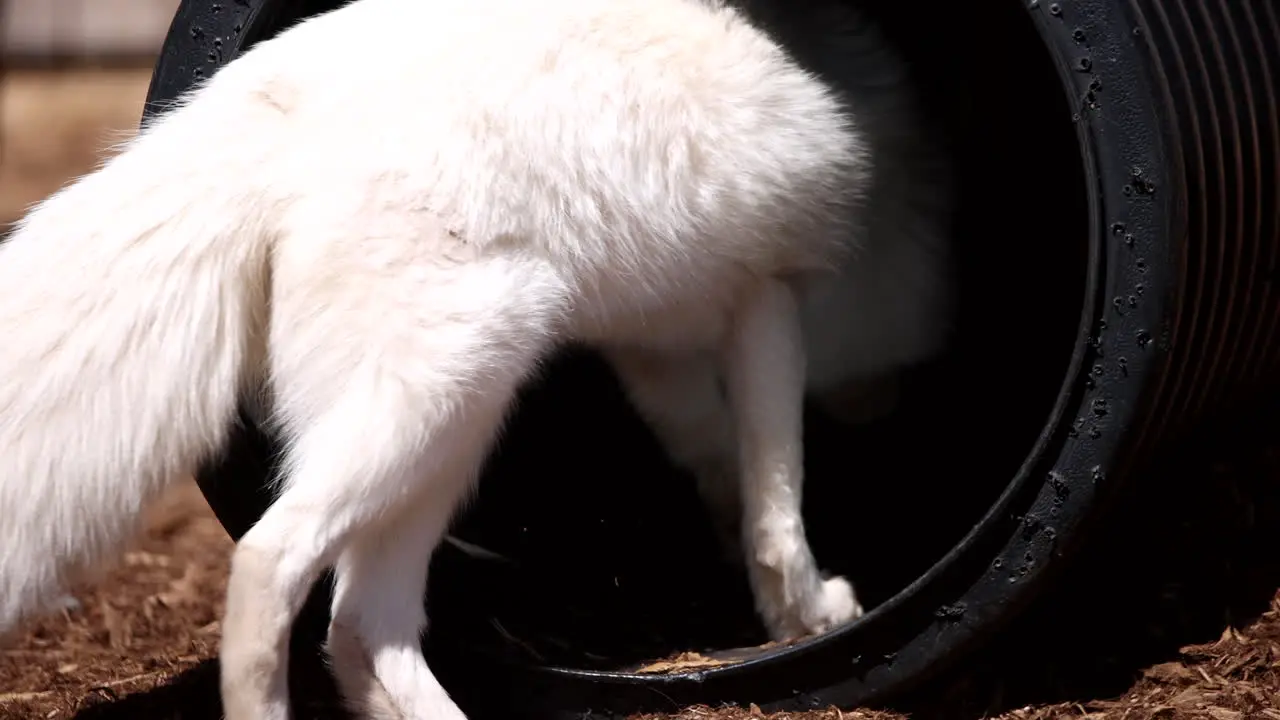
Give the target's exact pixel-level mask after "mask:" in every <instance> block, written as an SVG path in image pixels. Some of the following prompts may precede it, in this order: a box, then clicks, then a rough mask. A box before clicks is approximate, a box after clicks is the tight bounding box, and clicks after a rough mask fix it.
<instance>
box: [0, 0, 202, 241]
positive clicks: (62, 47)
mask: <svg viewBox="0 0 1280 720" xmlns="http://www.w3.org/2000/svg"><path fill="white" fill-rule="evenodd" d="M178 2H179V0H0V235H3V234H4V232H5V231H6V230H7V229H8V227H9V226H10V225H11V224H12V223H13V222H14V221H15V220H17V219H18V218H19V217H21V216H22V214H23V211H24V209H25V208H27V207H28V206H29V205H30V204H31V203H34V202H36V201H39V200H40V199H42V198H44V197H45V196H46V195H48V194H50V193H52V192H53V191H55V190H57V189H58V188H59V187H61V186H62V185H64V184H66V183H67V182H68V181H70V180H72V179H74V178H75V177H77V176H79V175H81V174H83V173H85V172H88V171H90V170H92V169H93V168H94V166H95V164H96V163H97V162H98V159H99V158H100V157H101V153H102V151H103V149H104V148H106V147H107V146H108V145H110V144H112V143H115V142H119V141H120V140H123V139H125V138H127V137H129V135H130V134H132V133H133V131H134V130H135V129H136V126H137V123H138V120H139V118H140V117H141V115H142V103H143V100H144V99H145V97H146V93H147V84H148V82H149V81H150V76H151V68H152V65H153V63H154V62H155V56H156V53H158V52H159V50H160V45H161V43H162V42H163V40H164V35H165V32H166V31H167V30H168V28H169V21H170V20H171V19H172V17H173V14H174V12H175V10H176V9H177V6H178Z"/></svg>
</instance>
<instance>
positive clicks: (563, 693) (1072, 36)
mask: <svg viewBox="0 0 1280 720" xmlns="http://www.w3.org/2000/svg"><path fill="white" fill-rule="evenodd" d="M335 4H337V3H336V2H335V0H219V1H217V2H212V3H211V2H208V0H186V1H185V2H184V3H183V4H182V6H181V9H180V10H179V12H178V14H177V17H176V19H175V21H174V24H173V27H172V29H171V31H170V33H169V37H168V40H167V42H166V44H165V47H164V51H163V54H162V57H161V58H160V61H159V63H158V65H157V68H156V73H155V77H154V80H153V83H152V87H151V93H150V99H149V105H148V106H149V108H151V109H152V111H154V109H155V108H157V107H159V105H158V104H157V103H162V102H163V101H166V100H170V99H173V98H174V97H175V96H177V95H178V94H179V93H181V92H182V91H184V90H186V89H188V88H189V87H190V86H191V85H192V83H193V82H195V81H197V80H199V79H200V78H201V77H205V76H208V75H210V74H212V73H213V72H214V71H216V70H217V68H218V67H219V66H220V65H221V64H223V63H224V62H226V61H228V60H230V59H231V58H233V57H235V56H236V54H237V53H239V52H240V51H242V50H243V49H244V48H245V47H247V46H248V45H250V44H252V43H253V42H254V41H256V40H259V39H262V38H265V37H269V36H271V35H273V34H274V33H276V32H277V31H279V30H280V29H282V28H284V27H286V26H287V25H289V24H290V23H292V22H294V21H296V20H297V19H298V18H301V17H305V16H307V15H311V14H315V13H317V12H321V11H324V10H327V9H330V8H332V7H333V6H334V5H335ZM860 4H861V5H863V6H865V7H867V8H868V11H869V13H870V14H872V15H873V16H875V17H876V18H877V19H878V20H880V22H881V23H882V24H883V25H884V27H885V28H887V30H888V32H889V35H890V36H891V37H892V38H893V39H894V40H895V41H896V42H898V43H899V44H900V45H901V47H902V50H903V53H904V54H906V55H907V56H908V57H909V59H910V60H911V62H912V69H913V72H915V74H916V76H917V78H918V80H919V81H920V84H921V87H923V88H924V89H925V91H926V92H925V95H926V103H927V106H928V110H929V112H930V115H931V116H932V117H936V118H938V120H939V124H940V125H942V126H944V130H945V131H946V133H947V135H948V137H949V139H950V143H951V146H952V147H953V149H954V151H955V155H956V159H957V170H956V173H957V175H958V177H957V181H958V182H957V185H958V187H959V188H960V197H959V203H958V210H957V212H956V215H955V219H954V222H955V236H956V238H957V243H958V245H959V253H960V258H961V265H962V267H961V283H960V284H961V298H960V300H961V302H960V317H959V325H958V332H957V335H956V341H955V342H954V344H953V346H952V348H951V350H950V351H949V352H948V354H947V355H946V356H945V357H943V358H941V359H939V360H938V361H937V362H935V363H933V364H931V365H930V366H927V367H922V368H920V369H919V370H918V372H916V373H914V374H913V375H912V376H911V377H910V378H908V382H907V384H906V385H905V387H904V392H903V396H902V399H901V402H900V404H899V407H898V410H897V412H896V413H895V414H894V415H893V416H892V417H890V418H888V419H886V420H885V421H883V422H880V423H878V424H876V425H873V426H870V427H867V428H864V429H861V430H858V431H856V432H850V431H841V430H838V429H836V428H834V427H832V426H829V425H827V424H825V423H824V421H823V420H822V418H821V417H817V416H815V417H813V418H811V419H808V420H807V430H806V432H807V439H806V440H807V445H808V451H807V458H806V465H807V475H808V482H807V485H806V515H807V520H808V523H809V525H810V527H811V530H810V538H811V540H812V542H813V545H814V548H815V552H816V554H817V555H818V559H819V561H820V563H821V564H822V565H824V566H825V567H827V568H829V569H831V570H833V571H835V572H840V573H843V574H846V575H848V576H849V577H851V578H853V579H854V580H855V582H857V584H858V588H859V592H860V595H861V597H862V599H863V600H864V602H865V603H866V604H868V605H869V606H870V607H871V609H872V611H871V612H870V613H869V614H868V615H867V616H866V617H864V618H863V619H862V621H860V622H858V623H855V624H853V625H851V626H849V627H847V628H845V629H843V630H840V631H838V632H836V633H833V634H830V635H827V636H824V637H821V638H817V639H814V640H810V641H807V642H803V643H800V644H797V645H794V646H790V647H785V648H764V649H752V650H737V651H729V652H725V653H720V654H717V653H715V652H713V649H715V648H732V647H739V648H741V647H751V646H753V645H755V644H757V643H759V642H760V641H762V640H763V638H762V637H761V634H762V633H761V631H760V629H759V628H758V625H757V623H756V620H755V618H754V616H753V614H752V612H751V607H750V600H749V595H748V592H747V589H746V586H745V584H744V583H743V581H742V580H741V578H739V577H738V576H737V575H736V574H735V573H734V572H733V571H732V570H729V569H726V568H724V567H723V566H722V565H720V564H719V562H718V561H717V559H716V552H715V550H714V546H715V543H714V541H713V539H712V535H711V534H710V531H709V530H708V529H707V526H708V523H707V522H706V519H705V517H703V516H702V515H701V514H700V513H701V510H700V506H699V504H698V502H697V500H696V499H695V495H694V493H693V490H692V488H691V484H690V483H689V482H687V480H686V479H685V478H683V477H681V476H679V475H678V474H677V473H676V472H675V471H674V470H673V469H672V468H671V467H670V466H669V465H668V464H667V463H666V461H665V460H663V459H662V456H661V454H660V453H659V451H658V449H657V445H656V443H655V442H654V441H653V439H652V438H651V437H650V436H649V435H648V433H647V431H646V430H645V429H644V427H643V426H642V425H641V424H640V423H639V422H638V421H637V420H636V419H635V417H634V416H633V415H632V413H631V411H630V410H629V409H628V408H627V405H626V404H625V403H624V402H623V400H622V396H621V394H620V392H619V391H618V389H617V387H616V386H615V385H614V383H613V380H612V378H611V376H610V374H609V373H608V371H606V370H605V369H604V367H603V365H602V364H601V363H600V362H599V361H598V360H596V359H595V358H593V357H592V356H590V355H587V354H580V355H575V356H566V357H564V358H562V359H560V360H559V361H557V362H556V363H555V364H554V366H553V369H552V371H551V372H550V373H549V374H548V375H547V376H546V378H545V380H544V381H542V382H540V383H539V384H538V385H537V386H536V387H532V388H529V389H528V391H527V392H526V393H525V394H524V395H523V396H522V399H521V407H520V410H519V412H518V413H517V415H516V417H515V419H514V422H513V424H512V426H511V428H510V431H509V432H508V433H507V435H506V436H505V438H504V440H503V442H502V445H501V447H500V448H498V450H497V452H496V453H495V455H494V456H493V458H492V459H491V462H490V464H489V466H488V468H487V471H486V474H485V478H484V481H483V483H482V488H481V491H480V497H479V499H478V501H477V503H476V504H475V505H474V506H473V507H472V508H471V509H470V510H469V512H468V513H467V514H466V515H465V516H464V517H463V518H462V519H461V521H460V523H459V524H458V526H457V528H456V533H455V534H456V536H457V537H458V538H459V539H461V540H464V541H466V542H470V543H473V544H475V545H478V546H480V547H483V548H485V549H487V550H490V551H492V552H493V553H495V554H496V555H497V556H499V557H498V559H495V558H493V557H489V558H487V559H486V558H478V557H476V556H474V555H471V554H467V553H464V552H460V551H459V550H458V546H456V545H450V546H446V547H445V548H444V549H443V550H442V551H441V552H440V553H437V557H436V559H435V560H434V561H433V562H434V563H435V569H434V571H433V573H432V586H431V588H430V590H429V598H430V603H431V617H432V620H433V622H432V631H431V633H430V636H429V640H428V647H427V652H428V653H430V654H432V655H433V656H434V657H435V658H436V659H437V660H436V662H435V666H434V667H435V669H436V670H437V671H438V672H439V673H441V675H442V679H443V680H445V681H446V683H447V684H448V685H449V688H450V690H451V691H452V692H453V693H454V694H455V696H456V697H457V698H458V699H459V701H460V703H461V704H462V706H463V707H464V709H466V710H467V711H468V712H470V713H472V714H473V716H474V717H481V716H485V715H487V714H488V713H487V712H486V711H488V712H492V713H494V714H495V715H496V716H501V717H513V716H516V717H521V716H523V717H538V718H547V717H564V718H568V717H584V713H586V714H587V716H589V715H590V714H591V713H594V714H595V715H596V716H598V717H605V716H608V715H610V714H614V713H624V712H630V711H636V710H667V709H673V708H676V707H679V706H683V705H687V704H692V703H697V702H706V703H713V704H714V703H717V702H721V701H730V702H756V703H758V704H759V705H761V706H762V707H764V708H766V709H770V708H802V707H807V706H813V705H823V704H827V703H837V704H841V705H849V704H855V703H864V702H868V701H874V700H877V699H882V698H884V697H886V695H887V694H888V693H896V692H900V691H904V690H907V689H909V688H910V687H912V685H913V684H915V683H918V682H920V681H921V680H922V679H924V678H926V677H927V676H929V675H930V674H932V673H934V672H936V671H938V670H939V669H941V668H943V667H945V666H946V665H948V664H949V663H952V662H954V661H955V660H957V659H958V658H961V657H963V656H964V654H965V653H966V652H968V651H970V650H972V649H973V647H974V646H975V644H976V643H978V642H980V641H982V640H983V639H985V638H990V637H992V636H993V635H994V634H995V633H997V632H999V630H1000V629H1001V627H1003V626H1004V624H1005V623H1006V622H1007V621H1008V620H1009V619H1011V618H1012V617H1013V616H1014V615H1015V614H1016V613H1017V612H1018V611H1019V610H1020V609H1021V608H1022V607H1024V606H1025V605H1026V604H1027V602H1028V600H1029V599H1030V598H1032V597H1033V596H1034V595H1035V594H1036V593H1037V592H1038V591H1040V590H1041V589H1043V588H1044V587H1045V585H1046V583H1047V582H1048V581H1049V580H1050V579H1051V578H1052V577H1054V576H1055V575H1056V573H1057V571H1058V570H1059V569H1060V568H1061V567H1062V566H1063V565H1064V563H1065V562H1066V561H1067V560H1069V558H1070V556H1071V555H1072V553H1073V552H1074V550H1075V548H1076V547H1077V546H1078V543H1079V541H1080V540H1081V538H1082V537H1084V536H1085V535H1086V533H1088V532H1089V531H1090V529H1091V528H1092V527H1094V521H1095V520H1096V519H1097V517H1098V516H1099V514H1100V513H1102V512H1103V510H1104V509H1105V508H1106V506H1107V504H1108V499H1109V498H1110V497H1112V496H1114V495H1115V494H1116V491H1117V490H1118V489H1119V488H1121V487H1122V486H1123V484H1124V483H1125V482H1126V478H1128V477H1131V476H1132V475H1133V474H1134V472H1135V471H1136V470H1137V469H1138V468H1140V467H1141V466H1142V464H1143V462H1144V460H1145V459H1147V458H1149V457H1151V456H1152V454H1153V453H1154V452H1157V451H1158V450H1159V449H1160V448H1162V447H1167V443H1169V442H1170V441H1172V440H1175V439H1176V438H1178V437H1179V433H1180V432H1181V431H1182V429H1183V428H1185V427H1187V426H1188V425H1189V424H1190V423H1191V422H1192V421H1193V420H1196V419H1199V418H1203V417H1204V416H1205V413H1207V412H1210V411H1213V410H1216V409H1220V408H1222V407H1224V406H1225V404H1226V403H1229V402H1230V401H1231V400H1232V399H1233V398H1240V397H1242V396H1243V395H1244V394H1246V393H1250V392H1255V391H1258V390H1260V389H1262V387H1263V385H1264V384H1266V383H1268V382H1269V381H1271V379H1272V378H1273V377H1274V376H1275V374H1276V370H1277V369H1278V368H1277V366H1278V365H1280V288H1278V287H1277V280H1278V275H1277V251H1278V250H1280V102H1278V96H1280V89H1278V88H1280V9H1277V7H1276V6H1275V5H1274V4H1273V3H1271V2H1270V0H1195V1H1194V2H1193V1H1192V0H1060V1H1059V2H1047V1H1045V0H992V1H991V2H984V3H958V2H944V1H942V0H937V1H935V0H920V1H918V2H912V3H901V2H894V1H893V0H864V1H863V2H861V3H860ZM343 51H344V49H343V48H341V47H335V48H333V52H335V53H341V52H343ZM227 151H228V152H234V148H228V149H227ZM584 438H590V440H589V442H588V441H587V440H584ZM588 444H589V449H590V452H583V448H584V446H587V445H588ZM273 450H274V444H273V442H272V441H271V439H270V438H268V437H266V436H264V435H262V434H261V432H260V431H259V430H258V429H256V428H255V427H254V426H253V423H252V422H250V421H248V420H247V419H246V425H245V428H244V429H243V430H242V431H240V433H239V434H238V436H237V437H236V440H235V443H234V445H233V447H232V448H231V449H230V450H229V451H228V453H227V454H226V455H225V456H224V457H223V458H221V459H220V460H219V462H217V463H214V464H211V465H210V466H209V467H207V468H206V469H205V470H204V471H203V472H202V474H201V475H200V478H199V479H200V482H201V486H202V488H203V489H204V492H205V494H206V496H207V497H208V498H209V500H210V502H211V504H212V505H213V507H214V509H215V511H216V512H217V513H218V515H219V517H220V518H221V520H222V522H223V524H224V525H225V526H226V528H227V529H228V531H230V532H231V534H232V535H234V536H237V537H238V536H239V535H240V534H241V533H243V532H244V531H245V530H246V528H247V527H248V526H249V525H250V524H251V523H252V522H253V520H254V519H255V518H257V517H258V516H259V515H260V514H261V512H262V511H263V509H264V507H265V506H266V504H267V503H268V502H269V498H268V496H267V493H266V491H265V489H264V484H265V481H266V478H267V474H268V473H269V472H270V470H271V467H272V462H273ZM687 650H698V651H701V652H702V653H703V654H704V655H707V656H710V657H712V659H713V660H715V661H716V662H713V663H712V664H703V665H700V666H696V667H685V668H683V670H681V669H680V668H679V667H677V668H676V670H675V671H668V672H637V671H638V670H639V669H641V668H642V667H643V666H644V665H646V664H647V663H651V662H652V661H654V660H657V659H660V658H663V657H667V656H671V655H673V654H676V653H679V652H681V651H687Z"/></svg>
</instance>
